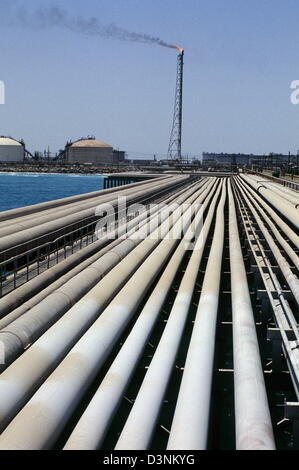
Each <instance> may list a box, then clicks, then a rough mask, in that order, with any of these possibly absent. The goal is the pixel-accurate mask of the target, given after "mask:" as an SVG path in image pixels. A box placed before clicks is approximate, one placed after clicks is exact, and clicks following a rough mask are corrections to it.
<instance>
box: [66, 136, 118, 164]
mask: <svg viewBox="0 0 299 470" xmlns="http://www.w3.org/2000/svg"><path fill="white" fill-rule="evenodd" d="M66 159H67V162H68V163H93V164H95V165H101V164H105V163H113V147H111V145H109V144H106V143H105V142H101V141H100V140H96V139H95V138H87V139H80V140H77V141H76V142H73V143H70V144H67V146H66Z"/></svg>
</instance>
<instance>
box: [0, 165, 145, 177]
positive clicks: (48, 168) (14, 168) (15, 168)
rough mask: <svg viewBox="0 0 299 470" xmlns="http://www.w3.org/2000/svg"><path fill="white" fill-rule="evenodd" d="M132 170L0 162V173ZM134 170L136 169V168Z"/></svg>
mask: <svg viewBox="0 0 299 470" xmlns="http://www.w3.org/2000/svg"><path fill="white" fill-rule="evenodd" d="M120 171H121V172H128V171H131V172H132V167H117V168H115V167H103V168H99V167H98V166H92V165H91V166H89V165H88V166H85V165H71V166H67V165H57V166H56V165H38V164H37V165H32V164H31V165H28V164H27V165H26V164H15V165H12V164H5V163H0V174H5V173H35V174H45V175H47V174H55V175H59V174H77V175H82V176H83V175H99V176H101V175H102V176H107V175H111V174H113V173H119V172H120ZM133 171H136V170H135V169H134V170H133Z"/></svg>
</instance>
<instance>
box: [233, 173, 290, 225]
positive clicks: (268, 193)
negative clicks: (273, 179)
mask: <svg viewBox="0 0 299 470" xmlns="http://www.w3.org/2000/svg"><path fill="white" fill-rule="evenodd" d="M241 178H242V179H243V180H244V181H245V182H246V183H247V184H249V185H250V186H251V187H252V188H254V189H255V190H256V191H257V192H258V193H260V194H261V195H262V196H263V197H264V198H265V199H266V200H267V201H268V202H269V204H271V205H272V207H274V208H275V209H277V210H278V211H279V212H280V214H281V215H282V216H283V217H285V218H286V219H287V220H289V221H290V222H291V223H292V224H293V225H294V227H295V228H296V229H298V228H299V216H298V210H297V209H296V208H295V205H294V204H291V203H290V202H288V201H286V199H284V198H283V197H281V196H279V195H278V194H277V193H276V192H274V191H273V190H271V189H269V188H267V187H266V186H263V184H262V183H257V182H256V181H255V180H254V179H253V178H252V177H251V176H247V175H246V176H245V175H241Z"/></svg>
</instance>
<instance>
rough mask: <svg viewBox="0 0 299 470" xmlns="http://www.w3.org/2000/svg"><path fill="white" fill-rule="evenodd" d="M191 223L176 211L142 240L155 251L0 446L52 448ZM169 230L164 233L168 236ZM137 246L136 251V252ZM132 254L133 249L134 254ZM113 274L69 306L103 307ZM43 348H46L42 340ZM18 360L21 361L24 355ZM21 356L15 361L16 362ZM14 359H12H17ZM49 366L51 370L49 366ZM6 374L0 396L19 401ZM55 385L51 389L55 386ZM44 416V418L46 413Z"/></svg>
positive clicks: (88, 311) (83, 309)
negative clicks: (28, 428) (169, 220)
mask: <svg viewBox="0 0 299 470" xmlns="http://www.w3.org/2000/svg"><path fill="white" fill-rule="evenodd" d="M199 202H200V198H199V200H198V198H197V197H196V196H195V197H194V196H193V197H192V198H191V201H190V203H191V204H192V207H193V209H194V208H195V207H196V204H198V203H199ZM174 214H175V212H174ZM174 214H173V215H174ZM182 219H185V220H182ZM191 221H192V219H191V215H190V214H189V215H188V218H186V217H183V218H181V215H180V214H178V213H177V214H176V216H175V218H174V222H173V226H172V228H171V229H170V230H169V225H168V223H167V221H166V222H163V224H162V226H161V231H158V232H157V235H159V242H157V240H152V239H151V240H150V239H146V240H145V241H144V243H146V244H147V245H148V246H150V247H151V248H152V247H154V250H153V249H150V254H149V255H148V256H147V257H146V259H145V261H144V263H143V264H142V265H141V266H140V264H139V268H138V269H137V271H135V273H134V274H133V276H132V277H130V280H129V281H128V282H127V284H126V285H125V286H124V287H123V289H122V290H121V291H120V292H119V293H118V294H117V295H116V297H114V299H113V300H112V302H111V303H110V305H109V306H108V307H107V308H106V309H105V310H104V312H103V313H102V314H101V316H100V317H99V318H98V319H97V320H96V321H95V322H94V323H93V325H92V327H91V328H90V329H89V330H88V331H87V332H86V333H85V334H84V335H83V336H82V338H81V339H80V340H79V341H78V342H77V344H76V345H75V346H74V347H73V349H72V350H71V351H70V352H69V353H68V354H67V356H66V357H65V359H64V360H63V361H62V362H61V364H60V365H59V366H58V367H57V369H56V370H55V371H54V372H53V373H52V375H51V376H50V377H49V378H48V379H47V380H46V381H45V382H44V384H43V385H42V386H41V387H40V389H39V390H38V391H37V392H36V394H35V395H34V396H33V397H32V399H31V400H30V401H29V402H28V403H27V405H25V406H24V408H23V409H22V410H21V411H20V413H19V414H18V415H17V416H16V418H15V419H14V420H13V421H12V422H11V423H10V425H9V426H8V427H7V428H6V429H5V431H4V432H3V433H2V435H1V437H0V449H4V448H10V449H12V448H19V449H20V448H23V449H46V448H49V447H51V445H52V444H53V443H54V442H55V440H56V438H57V437H58V435H59V434H60V432H61V431H62V429H63V427H64V425H65V424H66V422H67V420H68V418H69V416H70V414H71V413H72V411H73V410H74V408H75V407H76V405H77V404H78V402H79V401H80V399H81V397H82V395H83V393H84V392H85V391H86V389H87V387H88V385H89V384H90V383H91V381H92V380H93V379H94V377H95V375H96V373H97V372H98V370H99V369H100V367H101V365H102V364H103V362H104V360H105V358H106V357H107V355H108V354H109V353H110V351H111V349H112V348H113V346H114V344H115V342H116V341H117V339H118V338H119V337H120V335H121V334H122V332H123V331H124V329H125V327H126V325H127V324H128V322H129V320H130V319H131V318H132V316H133V315H134V312H135V310H136V308H137V306H138V305H139V303H140V302H141V301H142V299H143V298H144V296H145V294H146V292H147V291H148V290H149V289H150V287H151V285H152V283H153V282H154V280H155V279H156V277H157V276H158V274H159V273H160V272H161V269H162V268H163V267H164V266H165V264H166V263H167V262H168V260H169V259H170V257H171V255H172V253H173V251H174V249H175V248H176V247H177V245H178V243H179V242H178V240H177V239H175V238H174V234H176V233H177V231H178V229H179V230H180V232H181V233H182V230H183V229H184V228H185V229H186V228H188V226H189V225H190V223H191ZM182 223H183V226H182ZM167 234H168V237H166V235H167ZM161 239H162V240H161ZM141 245H142V244H141ZM141 245H140V246H139V247H137V248H136V249H135V250H134V251H135V252H136V250H139V251H140V250H141ZM143 248H144V247H143ZM132 254H135V253H134V252H133V253H132ZM132 254H131V255H132ZM135 256H136V255H135ZM127 259H128V257H127ZM127 259H125V260H123V262H125V264H126V266H128V264H129V263H128V261H127ZM119 271H120V268H119V266H118V272H119ZM112 273H113V270H112V271H111V272H110V273H109V274H108V275H107V276H106V277H105V278H104V279H103V281H102V282H101V283H99V284H98V286H96V287H95V288H94V289H92V290H91V291H90V293H89V294H87V295H86V296H85V297H84V298H83V299H82V300H81V301H80V302H78V303H77V304H76V306H75V307H73V309H71V310H73V311H80V310H81V312H80V313H81V315H80V316H81V317H82V315H84V314H86V315H87V314H91V311H92V310H93V311H94V312H98V311H99V309H100V308H101V305H103V301H102V299H103V291H105V289H104V288H103V287H104V286H103V283H105V281H106V285H107V280H109V279H108V278H109V277H110V275H111V274H112ZM118 284H119V283H118ZM108 285H109V284H108ZM80 307H81V308H80ZM64 318H65V317H64ZM72 320H74V318H72ZM56 325H57V323H56ZM70 326H73V323H72V324H71V325H70ZM52 330H53V329H52ZM49 331H51V330H49ZM66 332H67V329H63V334H64V336H65V334H66ZM60 334H61V333H60ZM45 336H46V335H44V338H45ZM57 339H58V338H57V336H56V341H55V346H57V342H58V341H57ZM36 344H37V343H36ZM44 346H46V342H45V341H44ZM48 346H49V345H48ZM29 352H30V350H28V353H29ZM49 353H50V355H51V356H52V357H51V359H52V363H53V356H54V355H57V347H56V348H55V351H53V349H52V348H50V349H48V354H49ZM45 354H46V350H44V354H42V350H41V348H38V358H39V359H40V365H41V366H42V368H43V369H45V366H46V364H45V361H44V359H45ZM25 355H26V353H25V354H24V355H23V357H25ZM41 356H42V357H41ZM38 358H37V357H36V356H35V367H34V374H36V369H37V364H38V363H37V362H36V361H37V359H38ZM20 359H22V357H21V358H20ZM20 359H19V360H18V361H20ZM18 361H16V363H17V362H18ZM46 362H47V361H46ZM16 363H15V364H16ZM15 364H13V365H12V366H11V367H10V368H9V369H11V368H13V367H14V366H15ZM9 369H7V371H6V372H8V371H9ZM51 369H52V370H53V364H52V366H51ZM46 370H47V369H46ZM46 370H44V372H43V375H42V377H43V378H44V377H45V372H46ZM6 372H4V373H3V374H2V379H1V382H2V384H3V387H2V386H1V392H0V393H1V395H2V393H3V398H4V396H6V398H8V397H7V393H5V391H4V388H5V387H9V388H10V395H12V393H14V392H16V393H17V394H20V395H21V397H22V401H23V400H24V392H25V390H24V387H22V388H21V387H20V382H19V378H20V376H19V374H17V377H16V376H15V374H14V379H16V378H17V381H18V382H19V383H18V384H17V383H16V382H15V386H14V387H13V388H14V390H13V389H12V388H11V386H10V385H12V384H10V385H9V383H8V382H7V380H6V379H5V375H6ZM40 372H41V371H40ZM61 374H62V375H61ZM3 376H4V377H3ZM59 377H60V378H59ZM62 377H63V380H61V378H62ZM23 378H24V374H23ZM2 380H3V381H2ZM14 381H15V380H14ZM27 381H28V372H27ZM54 383H55V390H54V389H53V385H54ZM36 385H37V384H36ZM31 390H32V384H31ZM20 392H21V393H20ZM48 394H49V395H48ZM27 397H28V395H27ZM58 397H59V398H58ZM14 398H15V397H14ZM36 400H37V401H38V403H39V405H38V409H39V412H37V409H36V408H35V404H34V403H35V401H36ZM42 403H44V404H45V407H43V405H42ZM2 404H3V402H2V400H0V406H1V421H2V423H3V418H4V414H3V407H2ZM20 405H21V403H20V402H19V403H18V406H17V408H18V409H19V407H20ZM13 406H14V408H16V403H15V399H13ZM34 409H35V411H34V415H35V417H34V420H33V421H32V416H31V411H33V410H34ZM15 411H16V409H15ZM47 415H48V417H46V416H47ZM27 419H30V423H31V432H30V436H29V434H28V433H27V432H26V433H23V432H22V430H23V431H25V429H26V426H25V427H23V425H21V426H20V425H19V422H20V421H22V422H23V423H25V422H27ZM45 419H46V421H47V426H45V424H44V423H45V421H44V420H45ZM42 423H43V424H42ZM40 426H41V427H40ZM25 434H26V435H25Z"/></svg>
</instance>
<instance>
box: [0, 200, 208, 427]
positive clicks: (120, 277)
mask: <svg viewBox="0 0 299 470" xmlns="http://www.w3.org/2000/svg"><path fill="white" fill-rule="evenodd" d="M204 197H205V195H204V194H203V195H202V196H201V198H202V200H203V199H204ZM196 199H197V195H196V193H195V194H194V195H192V196H191V197H189V202H191V203H192V202H194V201H195V200H196ZM183 201H184V199H182V198H181V202H183ZM199 201H200V199H199ZM177 212H178V211H177ZM178 218H179V214H178V213H177V214H175V219H174V222H175V220H178ZM170 227H171V225H170ZM168 229H169V221H168V220H167V219H166V221H165V222H163V224H162V225H161V228H158V229H156V230H155V231H154V232H153V236H152V237H151V238H147V239H145V240H144V241H142V242H141V243H140V244H139V245H138V246H137V247H136V248H135V249H134V250H133V251H132V252H131V253H130V254H129V255H128V256H127V257H126V258H125V259H124V260H123V261H121V262H120V263H119V264H118V266H117V267H116V268H114V269H112V270H111V271H110V272H109V274H107V275H106V277H105V278H104V279H102V280H101V281H100V283H99V284H98V285H97V286H95V287H94V288H93V289H91V291H90V292H89V293H88V294H87V295H85V297H83V298H82V299H81V300H80V301H79V302H78V303H77V304H76V305H74V306H73V307H72V308H71V309H70V310H69V311H68V312H67V313H66V314H65V315H64V316H63V317H62V318H61V319H60V320H59V321H57V322H56V323H55V325H53V326H52V328H50V329H49V330H48V331H47V332H46V333H45V334H44V335H43V336H42V337H41V338H40V339H39V340H38V341H37V342H36V343H35V344H33V346H32V347H31V348H30V349H28V350H27V351H26V352H25V353H24V354H23V355H22V356H21V357H20V358H19V359H17V360H16V361H15V362H14V363H13V364H12V365H11V366H10V367H9V368H8V369H7V370H6V371H4V372H3V373H2V375H1V377H0V429H4V427H5V426H6V425H7V423H8V422H9V421H10V420H11V419H12V418H13V416H15V414H16V413H17V412H18V411H19V409H20V408H21V407H22V406H23V405H24V403H26V401H27V400H28V399H29V398H30V396H31V395H32V394H33V393H34V391H35V390H36V388H37V387H38V386H39V385H40V384H41V383H42V382H43V380H44V378H45V377H46V376H48V375H49V374H50V373H51V372H52V371H53V370H54V368H55V367H56V365H57V364H58V362H59V361H61V360H62V359H63V357H65V355H66V354H67V352H68V351H69V350H70V349H71V348H72V347H73V346H74V344H75V343H76V341H78V339H79V338H80V337H81V336H82V335H83V334H84V333H85V332H86V330H87V328H89V327H90V325H91V324H92V323H93V322H94V321H95V320H96V319H97V318H98V316H99V315H100V313H101V312H102V311H103V310H104V308H105V307H106V306H107V305H108V303H109V302H110V301H111V300H112V298H113V296H115V295H116V293H117V292H119V290H120V289H121V288H122V287H123V286H124V285H125V284H126V282H128V280H129V279H130V278H131V276H132V275H133V274H134V272H135V271H136V269H138V268H139V266H140V265H141V264H142V262H144V261H145V260H147V259H149V254H150V253H151V252H152V251H153V249H154V248H155V247H157V246H158V244H159V243H160V240H161V237H163V236H165V235H166V234H167V231H168ZM161 230H162V232H161ZM33 363H34V364H35V366H34V367H32V364H33ZM8 390H9V392H8Z"/></svg>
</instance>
